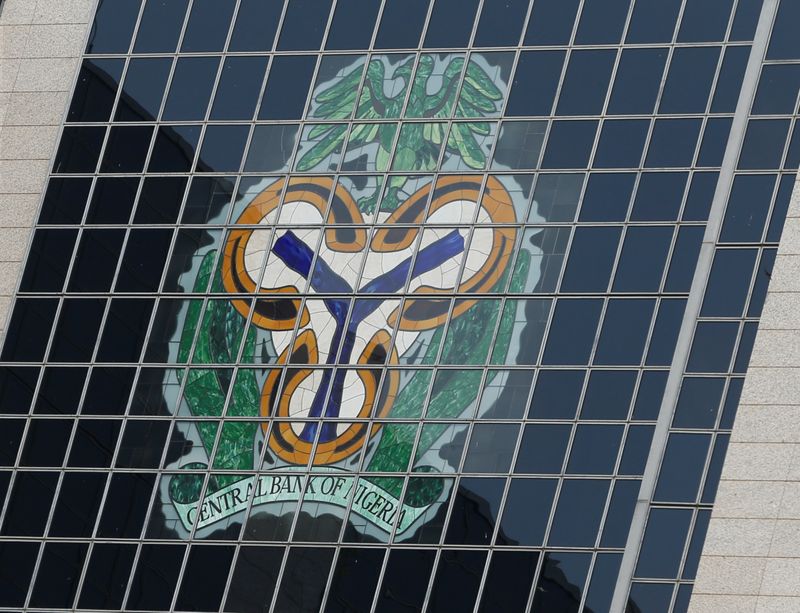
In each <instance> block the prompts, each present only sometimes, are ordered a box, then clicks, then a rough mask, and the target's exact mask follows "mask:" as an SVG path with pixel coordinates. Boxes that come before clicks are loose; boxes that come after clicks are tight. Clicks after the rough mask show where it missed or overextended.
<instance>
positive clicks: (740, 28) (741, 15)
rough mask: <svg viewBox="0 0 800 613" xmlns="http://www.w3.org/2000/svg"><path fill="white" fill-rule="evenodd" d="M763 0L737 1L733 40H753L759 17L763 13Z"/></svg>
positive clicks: (732, 30)
mask: <svg viewBox="0 0 800 613" xmlns="http://www.w3.org/2000/svg"><path fill="white" fill-rule="evenodd" d="M761 6H762V2H761V0H739V1H738V2H737V3H736V15H735V16H734V18H733V26H732V27H731V35H730V39H731V40H753V36H755V33H756V25H757V24H758V17H759V15H760V14H761Z"/></svg>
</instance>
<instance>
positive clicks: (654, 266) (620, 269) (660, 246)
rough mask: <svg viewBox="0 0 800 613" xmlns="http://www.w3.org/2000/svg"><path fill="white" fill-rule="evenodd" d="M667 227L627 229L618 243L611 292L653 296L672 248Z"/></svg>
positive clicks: (635, 227)
mask: <svg viewBox="0 0 800 613" xmlns="http://www.w3.org/2000/svg"><path fill="white" fill-rule="evenodd" d="M672 234H673V229H672V228H669V227H646V226H631V227H629V228H628V231H627V232H626V233H625V240H624V241H623V243H622V254H621V255H620V259H619V264H618V265H617V273H616V275H615V277H614V291H615V292H657V291H658V290H659V288H660V287H661V277H662V275H663V274H664V266H665V265H666V263H667V255H668V253H669V248H670V246H671V245H672Z"/></svg>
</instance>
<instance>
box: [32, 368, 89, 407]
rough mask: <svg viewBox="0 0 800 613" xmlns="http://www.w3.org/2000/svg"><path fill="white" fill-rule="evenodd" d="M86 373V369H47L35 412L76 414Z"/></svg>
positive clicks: (43, 376)
mask: <svg viewBox="0 0 800 613" xmlns="http://www.w3.org/2000/svg"><path fill="white" fill-rule="evenodd" d="M86 373H87V370H86V368H74V367H73V368H68V367H64V366H48V367H46V368H45V369H44V374H43V375H42V383H41V386H40V387H39V393H38V394H37V398H36V404H35V406H34V409H33V412H34V413H63V414H72V415H74V414H76V413H77V412H78V406H79V405H80V400H81V392H82V391H83V384H84V382H85V381H86Z"/></svg>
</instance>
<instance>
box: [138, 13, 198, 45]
mask: <svg viewBox="0 0 800 613" xmlns="http://www.w3.org/2000/svg"><path fill="white" fill-rule="evenodd" d="M188 4H189V3H188V1H187V0H147V3H146V4H145V7H144V13H142V21H141V23H140V24H139V31H138V32H137V34H136V43H135V44H134V45H133V52H134V53H173V52H174V51H175V49H176V48H177V46H178V37H179V36H180V34H181V29H182V28H183V21H184V19H185V17H186V7H187V6H188Z"/></svg>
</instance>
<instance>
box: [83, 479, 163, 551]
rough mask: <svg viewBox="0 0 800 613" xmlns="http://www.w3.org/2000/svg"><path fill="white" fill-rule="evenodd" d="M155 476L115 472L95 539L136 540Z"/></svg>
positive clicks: (140, 529)
mask: <svg viewBox="0 0 800 613" xmlns="http://www.w3.org/2000/svg"><path fill="white" fill-rule="evenodd" d="M155 478H156V475H154V474H135V473H116V474H113V475H112V476H111V482H110V483H109V486H108V494H107V495H106V499H105V502H104V504H103V511H102V515H101V518H100V522H99V523H98V526H97V536H98V537H101V538H123V539H127V538H139V534H140V533H141V531H142V526H143V525H144V517H145V513H147V507H148V505H149V504H150V494H151V493H152V491H153V484H154V483H155Z"/></svg>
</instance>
